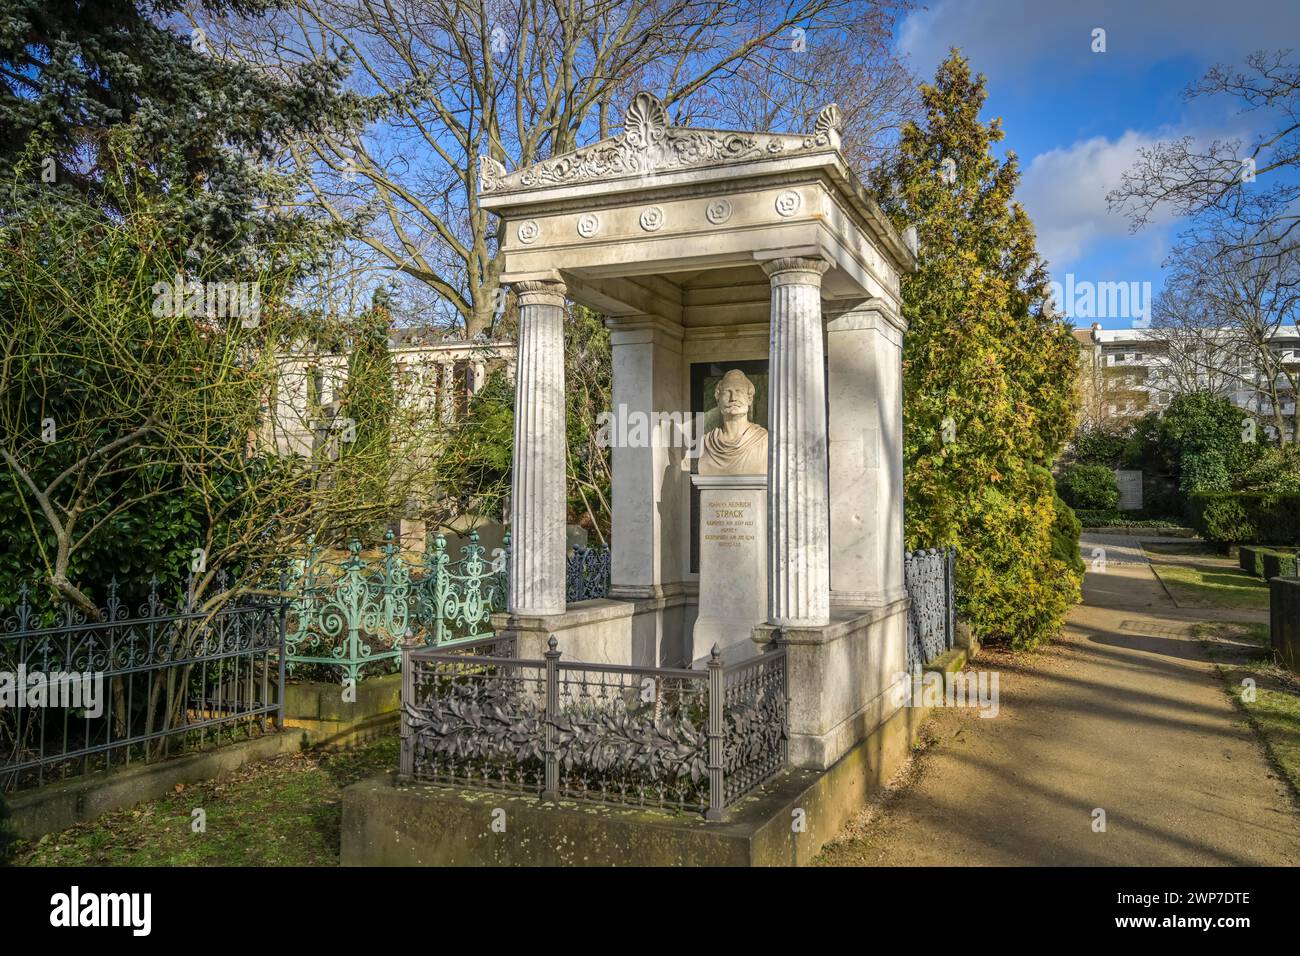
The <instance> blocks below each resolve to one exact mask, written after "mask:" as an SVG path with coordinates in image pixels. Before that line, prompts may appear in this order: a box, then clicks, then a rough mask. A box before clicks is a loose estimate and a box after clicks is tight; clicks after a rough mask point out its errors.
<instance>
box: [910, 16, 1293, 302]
mask: <svg viewBox="0 0 1300 956" xmlns="http://www.w3.org/2000/svg"><path fill="white" fill-rule="evenodd" d="M1098 27H1100V28H1102V29H1104V30H1105V31H1106V52H1105V53H1094V52H1092V50H1091V45H1092V31H1093V29H1094V28H1098ZM896 42H897V47H898V49H899V50H900V52H902V53H903V54H905V55H906V56H907V58H908V60H909V62H910V65H911V66H912V68H913V69H914V70H915V71H916V73H917V74H918V75H920V76H922V77H927V78H928V77H930V76H933V74H934V68H935V66H936V65H937V64H938V63H939V61H940V60H941V59H942V58H943V56H944V55H945V54H946V52H947V49H948V47H950V46H958V47H960V48H961V49H962V51H963V52H964V53H965V54H966V56H967V57H969V59H970V60H971V64H972V66H973V67H974V69H975V70H977V71H978V72H981V73H984V74H985V75H986V76H987V78H988V91H989V99H988V104H987V106H986V108H985V118H986V119H988V118H991V117H993V116H1000V117H1002V119H1003V126H1004V129H1005V131H1006V134H1007V135H1006V139H1005V140H1004V141H1003V143H1002V147H1003V148H1004V149H1007V150H1014V151H1015V152H1016V154H1017V155H1018V156H1019V157H1020V162H1021V167H1022V170H1023V180H1022V184H1021V190H1020V199H1021V200H1022V202H1024V204H1025V207H1026V209H1027V210H1028V211H1029V214H1030V216H1031V217H1032V218H1033V220H1034V222H1035V225H1036V226H1037V229H1038V235H1039V249H1040V251H1041V252H1042V253H1043V255H1044V256H1046V257H1047V258H1048V260H1049V263H1050V268H1051V271H1052V277H1053V279H1055V280H1057V281H1060V282H1063V281H1064V278H1065V274H1066V273H1073V275H1074V277H1075V280H1076V282H1077V281H1080V280H1087V281H1092V282H1144V281H1149V282H1151V284H1152V289H1153V291H1154V292H1157V293H1158V292H1159V289H1160V286H1161V284H1162V281H1163V270H1162V269H1161V263H1162V261H1163V260H1164V258H1165V256H1166V255H1167V253H1168V251H1169V248H1170V246H1171V244H1172V241H1173V239H1174V238H1175V236H1176V234H1177V232H1178V226H1179V224H1178V222H1176V221H1174V220H1172V219H1171V218H1170V217H1165V218H1164V220H1163V221H1160V222H1156V223H1154V224H1152V225H1148V226H1147V227H1146V228H1145V229H1143V230H1142V231H1141V232H1139V233H1137V234H1130V232H1129V227H1128V221H1127V220H1126V219H1125V218H1123V217H1121V216H1120V215H1118V214H1111V213H1108V212H1107V210H1106V201H1105V195H1106V192H1107V191H1108V190H1109V189H1110V188H1111V187H1112V186H1113V185H1115V183H1116V182H1117V180H1118V178H1119V176H1120V174H1121V173H1123V171H1124V170H1125V169H1127V168H1128V167H1129V166H1130V165H1131V163H1132V161H1133V159H1134V158H1135V156H1136V153H1137V150H1138V149H1139V148H1140V147H1141V146H1144V145H1148V144H1150V143H1153V142H1156V141H1159V140H1162V139H1174V138H1178V137H1181V136H1185V135H1190V136H1193V137H1196V138H1197V139H1204V140H1209V139H1215V138H1218V139H1230V138H1234V137H1240V138H1242V139H1243V140H1246V141H1249V139H1250V137H1251V134H1252V133H1253V132H1254V131H1255V130H1256V129H1257V128H1259V124H1260V123H1261V121H1262V120H1263V117H1261V116H1260V115H1259V114H1247V115H1243V114H1242V113H1241V109H1240V104H1239V103H1237V102H1235V101H1231V100H1228V99H1226V98H1220V97H1215V98H1201V99H1198V100H1195V101H1186V100H1185V99H1184V98H1183V95H1182V94H1183V90H1184V89H1185V88H1186V87H1187V86H1188V84H1189V83H1192V82H1194V81H1196V80H1197V79H1199V78H1200V77H1201V75H1202V74H1203V73H1204V72H1205V70H1206V68H1207V67H1209V66H1211V65H1213V64H1214V63H1232V64H1239V63H1241V61H1242V60H1243V59H1244V57H1245V56H1246V55H1247V54H1248V53H1250V52H1252V51H1254V50H1258V49H1269V50H1276V49H1281V48H1287V47H1291V48H1293V49H1294V48H1297V47H1300V0H1253V2H1250V3H1225V2H1222V0H1220V2H1217V3H1210V2H1204V0H1126V2H1115V0H1097V2H1078V3H1069V2H1060V0H1040V2H1032V0H931V2H930V3H928V4H927V5H926V7H925V8H923V9H921V10H918V11H917V12H915V13H913V14H911V15H909V16H908V17H907V18H906V19H905V20H904V21H903V22H902V23H901V24H900V27H899V29H898V33H897V41H896ZM1076 324H1078V325H1087V324H1088V321H1084V320H1077V322H1076ZM1101 324H1102V325H1103V326H1105V327H1107V328H1125V327H1128V326H1130V325H1131V324H1132V322H1131V320H1130V319H1114V318H1112V319H1103V320H1101Z"/></svg>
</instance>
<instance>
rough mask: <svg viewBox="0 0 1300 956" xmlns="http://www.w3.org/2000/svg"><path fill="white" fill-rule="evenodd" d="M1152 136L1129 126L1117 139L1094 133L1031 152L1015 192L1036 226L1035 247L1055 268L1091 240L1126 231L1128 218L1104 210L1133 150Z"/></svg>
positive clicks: (1081, 251) (1078, 253)
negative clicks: (1069, 142)
mask: <svg viewBox="0 0 1300 956" xmlns="http://www.w3.org/2000/svg"><path fill="white" fill-rule="evenodd" d="M1154 142H1156V140H1155V138H1153V137H1151V136H1148V135H1147V134H1144V133H1138V132H1135V131H1133V130H1129V131H1127V132H1125V133H1124V134H1123V135H1122V136H1120V137H1119V138H1118V139H1115V140H1110V139H1107V138H1106V137H1105V136H1094V137H1092V138H1091V139H1085V140H1081V141H1079V142H1077V143H1075V144H1073V145H1072V146H1069V147H1067V148H1065V149H1052V150H1048V151H1047V152H1045V153H1040V154H1039V155H1037V156H1035V157H1034V159H1033V161H1032V162H1031V163H1030V164H1029V165H1028V167H1027V168H1026V169H1025V172H1024V177H1023V179H1022V180H1021V185H1020V189H1019V190H1018V191H1017V196H1018V198H1019V199H1020V201H1021V202H1022V203H1024V206H1025V209H1026V211H1028V213H1029V217H1030V218H1031V219H1032V220H1033V221H1034V226H1035V227H1036V229H1037V230H1038V250H1039V252H1041V253H1042V254H1043V256H1044V257H1045V258H1046V259H1047V260H1048V261H1049V262H1050V263H1052V265H1053V266H1054V267H1058V268H1059V267H1061V266H1063V265H1065V264H1066V263H1069V262H1071V261H1072V260H1075V259H1078V258H1079V257H1080V256H1082V255H1083V254H1084V253H1085V252H1086V251H1087V250H1088V248H1089V247H1090V246H1091V245H1093V244H1094V243H1096V242H1098V241H1100V240H1102V239H1106V238H1112V237H1119V236H1126V235H1127V234H1128V220H1127V219H1126V218H1125V217H1124V216H1122V215H1120V214H1118V213H1110V212H1107V210H1106V193H1108V192H1109V191H1110V190H1111V189H1113V188H1114V187H1115V186H1116V185H1118V183H1119V181H1120V177H1121V176H1122V175H1123V173H1124V171H1125V170H1127V169H1128V168H1129V167H1130V166H1132V165H1133V161H1134V160H1135V159H1137V155H1138V150H1139V149H1140V148H1141V147H1143V146H1150V145H1151V144H1152V143H1154Z"/></svg>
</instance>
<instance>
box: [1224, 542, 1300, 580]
mask: <svg viewBox="0 0 1300 956" xmlns="http://www.w3.org/2000/svg"><path fill="white" fill-rule="evenodd" d="M1237 563H1238V564H1239V565H1241V570H1243V571H1245V572H1246V573H1247V574H1253V575H1254V576H1255V577H1257V578H1262V579H1263V580H1265V581H1267V580H1269V579H1270V578H1293V577H1295V565H1296V561H1295V552H1294V551H1275V550H1274V549H1272V548H1260V547H1252V546H1250V545H1244V544H1243V545H1242V546H1241V550H1240V551H1238V553H1237Z"/></svg>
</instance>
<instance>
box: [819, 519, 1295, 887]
mask: <svg viewBox="0 0 1300 956" xmlns="http://www.w3.org/2000/svg"><path fill="white" fill-rule="evenodd" d="M1095 548H1105V551H1106V556H1107V561H1106V564H1105V568H1104V571H1090V572H1089V573H1088V575H1087V578H1086V580H1085V584H1084V603H1083V604H1081V605H1080V606H1078V607H1076V608H1075V609H1074V611H1073V612H1072V613H1071V615H1070V618H1069V621H1068V624H1067V627H1066V629H1065V631H1064V633H1063V634H1062V636H1061V638H1060V639H1059V640H1058V641H1057V642H1055V643H1054V644H1052V645H1051V646H1050V647H1047V648H1044V649H1042V650H1040V651H1038V652H1037V653H1035V654H1033V655H1014V654H1010V653H1005V652H996V651H985V652H983V653H981V654H980V655H979V657H978V658H977V659H976V661H975V662H974V665H973V666H974V667H975V668H976V669H980V670H988V671H991V672H995V673H997V674H998V680H999V693H1000V700H999V713H998V715H997V716H996V717H992V718H981V717H979V716H978V712H977V711H974V710H969V709H961V710H958V709H950V710H946V711H940V712H938V713H937V714H936V716H935V717H934V718H933V719H932V720H931V721H930V723H929V724H928V725H927V727H926V730H925V735H926V745H925V746H924V749H923V750H922V751H921V752H920V753H919V754H918V756H916V757H914V758H913V760H912V761H910V763H909V765H908V766H907V767H905V768H904V770H903V771H902V772H900V775H899V776H898V777H897V778H896V779H895V780H894V781H893V783H892V784H891V786H890V787H889V788H888V789H887V790H886V791H885V792H884V793H882V794H881V795H880V797H879V799H878V800H877V801H876V802H875V803H874V804H873V805H872V806H870V807H868V808H867V809H866V810H864V811H863V813H862V814H860V815H859V817H858V818H857V819H855V820H854V821H853V822H852V823H851V824H850V825H849V826H848V827H847V828H846V830H845V831H844V832H843V833H842V834H841V837H840V839H839V840H838V841H837V842H836V843H834V844H832V845H831V846H829V847H828V848H827V849H826V850H825V851H823V854H822V858H821V861H820V862H823V863H825V864H828V865H841V866H844V865H849V866H852V865H856V866H904V865H970V866H990V865H992V866H998V865H1039V864H1042V865H1173V866H1179V865H1216V864H1218V865H1252V864H1253V865H1297V864H1300V814H1297V812H1296V803H1295V798H1294V795H1293V792H1292V790H1291V787H1290V785H1289V784H1288V783H1287V782H1286V781H1285V780H1284V779H1283V778H1281V777H1280V776H1279V775H1278V774H1277V773H1276V771H1275V770H1274V768H1273V766H1272V765H1271V764H1270V762H1269V759H1268V757H1267V755H1266V753H1265V751H1264V749H1263V748H1262V746H1261V744H1260V742H1259V741H1258V739H1257V738H1256V736H1255V734H1254V732H1253V731H1252V730H1251V728H1250V726H1249V725H1248V724H1247V722H1246V719H1245V717H1244V715H1243V714H1242V712H1241V711H1240V710H1239V709H1238V708H1237V707H1236V705H1234V703H1233V702H1232V700H1230V699H1229V697H1228V695H1227V694H1226V693H1225V691H1224V684H1223V682H1222V681H1221V680H1220V678H1219V677H1218V676H1217V674H1216V673H1215V671H1214V667H1213V664H1212V663H1211V662H1210V660H1209V659H1208V657H1207V655H1206V652H1205V649H1204V648H1203V647H1202V645H1201V643H1200V641H1198V640H1197V638H1196V636H1195V633H1194V631H1195V626H1196V624H1197V623H1198V622H1201V621H1205V620H1207V619H1215V620H1222V619H1228V618H1231V617H1232V616H1233V612H1225V613H1222V614H1220V613H1211V612H1208V611H1206V610H1204V609H1199V608H1197V609H1192V608H1179V607H1177V606H1175V604H1174V602H1173V601H1172V600H1171V599H1170V598H1169V595H1168V593H1167V592H1166V591H1165V589H1164V587H1163V586H1162V585H1161V584H1160V582H1159V580H1158V579H1157V578H1156V577H1155V575H1154V574H1153V573H1152V571H1151V568H1150V566H1149V565H1148V563H1147V560H1146V557H1145V555H1144V553H1143V551H1142V549H1141V547H1140V546H1139V545H1138V542H1137V541H1136V539H1132V538H1126V537H1122V536H1117V535H1116V536H1111V535H1107V536H1102V535H1090V536H1085V540H1084V541H1083V550H1084V557H1085V560H1091V556H1092V555H1093V554H1094V553H1095V552H1094V549H1095ZM1235 614H1236V616H1241V612H1240V611H1237V612H1235ZM1254 616H1255V615H1252V614H1250V612H1246V614H1245V619H1246V620H1251V619H1253V618H1254ZM1099 811H1100V812H1099ZM1102 813H1104V817H1103V816H1102ZM1103 819H1104V830H1103V829H1101V827H1100V823H1101V822H1102V820H1103Z"/></svg>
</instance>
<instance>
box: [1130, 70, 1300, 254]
mask: <svg viewBox="0 0 1300 956" xmlns="http://www.w3.org/2000/svg"><path fill="white" fill-rule="evenodd" d="M1184 96H1185V97H1186V98H1187V99H1189V100H1193V99H1199V98H1202V97H1209V96H1223V97H1231V98H1234V99H1236V100H1238V101H1239V102H1240V104H1241V107H1242V110H1243V112H1258V113H1260V114H1263V115H1265V116H1266V117H1267V120H1268V123H1269V128H1267V129H1266V130H1264V131H1263V132H1261V133H1259V134H1257V135H1256V136H1255V137H1254V139H1253V140H1252V141H1251V142H1249V143H1244V142H1243V141H1241V140H1240V139H1222V140H1220V139H1216V140H1213V141H1211V142H1210V143H1209V144H1208V145H1202V144H1199V143H1197V142H1196V140H1195V139H1193V138H1192V137H1190V136H1185V137H1182V138H1181V139H1176V140H1168V141H1164V142H1160V143H1157V144H1156V145H1154V146H1151V147H1148V148H1144V149H1142V150H1141V151H1140V152H1139V156H1138V160H1137V162H1136V163H1135V164H1134V165H1133V167H1132V168H1131V169H1130V170H1128V172H1126V173H1125V174H1124V177H1123V179H1122V180H1121V182H1120V185H1119V186H1118V187H1117V188H1116V189H1114V190H1113V191H1111V193H1110V194H1109V195H1108V196H1107V201H1108V203H1109V205H1110V208H1111V210H1112V211H1116V212H1121V213H1124V214H1126V215H1128V216H1129V218H1130V219H1131V221H1132V224H1133V228H1134V229H1139V228H1141V227H1143V226H1145V225H1147V224H1148V223H1149V222H1150V221H1151V218H1152V217H1153V216H1154V215H1155V214H1156V212H1157V210H1159V209H1162V208H1168V209H1169V210H1171V211H1173V212H1174V213H1176V214H1177V215H1179V216H1186V217H1192V218H1199V217H1203V216H1204V217H1207V219H1208V221H1209V223H1210V225H1211V228H1213V227H1214V224H1215V223H1220V222H1222V221H1224V220H1230V221H1232V222H1235V223H1237V224H1238V225H1239V226H1241V227H1242V228H1241V229H1240V231H1239V232H1238V233H1237V235H1236V237H1235V239H1234V242H1235V244H1236V245H1235V247H1234V248H1245V249H1249V250H1252V251H1258V252H1259V253H1260V254H1261V255H1268V254H1269V252H1270V250H1271V249H1273V248H1274V247H1275V246H1277V245H1278V244H1281V247H1282V248H1284V249H1288V250H1295V249H1296V248H1297V246H1298V245H1300V210H1297V209H1296V207H1295V203H1296V200H1297V199H1300V183H1297V182H1296V177H1295V173H1296V171H1297V170H1298V169H1300V58H1297V55H1296V52H1295V51H1293V50H1281V51H1277V52H1271V53H1269V52H1264V51H1259V52H1256V53H1253V54H1251V55H1250V56H1249V57H1247V58H1246V62H1245V66H1244V67H1243V68H1241V69H1237V68H1233V67H1228V66H1223V65H1219V66H1215V67H1213V68H1212V69H1210V70H1209V71H1208V72H1207V73H1206V74H1205V76H1204V77H1202V78H1201V80H1200V81H1199V82H1197V83H1195V84H1193V85H1192V86H1191V87H1189V88H1188V89H1187V91H1186V92H1185V94H1184ZM1223 251H1224V252H1230V251H1231V248H1225V249H1224V250H1223Z"/></svg>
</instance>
